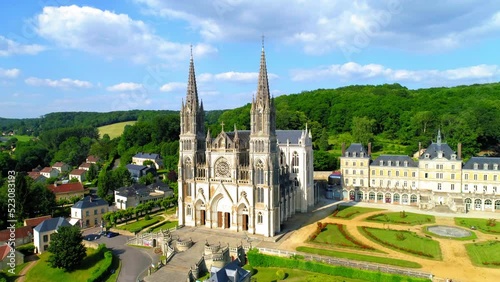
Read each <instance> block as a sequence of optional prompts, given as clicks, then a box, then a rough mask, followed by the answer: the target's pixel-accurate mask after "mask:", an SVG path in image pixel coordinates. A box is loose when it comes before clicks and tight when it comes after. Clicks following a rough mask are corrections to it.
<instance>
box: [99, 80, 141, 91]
mask: <svg viewBox="0 0 500 282" xmlns="http://www.w3.org/2000/svg"><path fill="white" fill-rule="evenodd" d="M142 88H143V86H142V84H140V83H133V82H122V83H119V84H115V85H113V86H109V87H107V88H106V90H108V91H112V92H116V91H135V90H139V89H142Z"/></svg>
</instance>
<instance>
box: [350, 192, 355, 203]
mask: <svg viewBox="0 0 500 282" xmlns="http://www.w3.org/2000/svg"><path fill="white" fill-rule="evenodd" d="M354 199H355V196H354V190H351V191H349V200H351V201H354Z"/></svg>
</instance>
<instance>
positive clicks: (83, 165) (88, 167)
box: [78, 163, 92, 171]
mask: <svg viewBox="0 0 500 282" xmlns="http://www.w3.org/2000/svg"><path fill="white" fill-rule="evenodd" d="M91 165H92V163H82V164H80V166H79V167H78V169H82V170H86V171H88V170H89V169H90V166H91Z"/></svg>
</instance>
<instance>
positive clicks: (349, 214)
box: [332, 205, 383, 219]
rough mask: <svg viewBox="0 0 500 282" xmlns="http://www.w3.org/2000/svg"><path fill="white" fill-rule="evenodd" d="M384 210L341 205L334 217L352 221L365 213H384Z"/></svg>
mask: <svg viewBox="0 0 500 282" xmlns="http://www.w3.org/2000/svg"><path fill="white" fill-rule="evenodd" d="M382 210H383V209H375V208H364V207H356V206H345V205H339V206H337V209H336V210H335V211H334V212H333V214H332V217H337V218H342V219H352V218H355V217H356V216H359V215H362V214H364V213H369V212H374V211H382Z"/></svg>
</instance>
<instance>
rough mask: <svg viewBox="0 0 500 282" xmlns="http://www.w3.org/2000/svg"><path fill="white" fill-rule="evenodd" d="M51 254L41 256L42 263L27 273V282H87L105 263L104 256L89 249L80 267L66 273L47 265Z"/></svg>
mask: <svg viewBox="0 0 500 282" xmlns="http://www.w3.org/2000/svg"><path fill="white" fill-rule="evenodd" d="M49 256H50V253H49V252H45V253H43V254H41V255H40V261H39V262H37V264H36V265H35V266H34V267H33V268H32V269H31V270H30V271H29V272H28V273H27V275H26V281H37V282H52V281H72V282H73V281H74V282H79V281H82V282H85V281H87V279H88V278H90V276H92V272H93V271H95V270H96V269H97V268H98V267H99V264H100V263H101V261H104V258H103V257H102V256H99V255H98V253H97V250H96V249H90V248H87V257H86V258H85V259H84V260H83V261H82V264H81V266H80V267H78V268H77V269H76V270H74V271H72V272H64V270H62V269H60V268H52V267H50V266H49V264H48V263H47V259H48V258H49Z"/></svg>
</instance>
